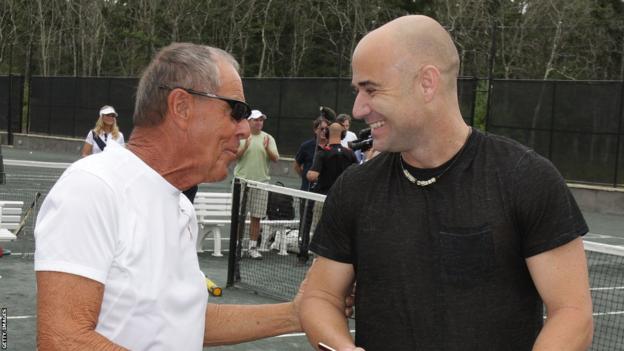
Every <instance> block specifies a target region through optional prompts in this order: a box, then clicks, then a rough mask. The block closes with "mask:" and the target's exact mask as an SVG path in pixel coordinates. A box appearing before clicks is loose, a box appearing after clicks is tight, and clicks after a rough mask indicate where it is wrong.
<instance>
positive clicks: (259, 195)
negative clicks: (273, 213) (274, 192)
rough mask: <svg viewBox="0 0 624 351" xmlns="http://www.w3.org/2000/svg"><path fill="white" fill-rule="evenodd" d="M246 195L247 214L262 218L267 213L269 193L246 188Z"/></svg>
mask: <svg viewBox="0 0 624 351" xmlns="http://www.w3.org/2000/svg"><path fill="white" fill-rule="evenodd" d="M248 191H249V192H248V193H247V212H249V213H250V214H251V217H255V218H264V217H266V212H267V203H268V201H269V193H268V192H267V191H266V190H261V189H256V188H248Z"/></svg>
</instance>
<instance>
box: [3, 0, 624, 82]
mask: <svg viewBox="0 0 624 351" xmlns="http://www.w3.org/2000/svg"><path fill="white" fill-rule="evenodd" d="M623 8H624V2H622V1H619V0H439V1H433V0H428V1H426V0H387V1H382V0H350V1H346V0H298V1H288V0H176V1H165V0H132V1H130V0H2V1H0V74H6V73H9V72H11V73H14V74H15V73H17V74H26V75H30V74H31V73H32V74H37V75H72V76H136V75H138V74H139V73H140V72H141V70H142V69H143V67H144V66H145V65H146V63H147V62H148V61H149V60H150V58H151V56H152V55H153V54H154V52H155V51H156V50H157V49H158V48H160V47H162V46H164V45H167V44H168V43H170V42H172V41H189V42H196V43H204V44H208V45H214V46H218V47H221V48H223V49H226V50H228V51H230V52H232V53H233V54H234V56H235V57H237V58H238V60H239V61H240V63H241V67H242V73H243V75H244V76H247V77H286V76H290V77H292V76H299V77H304V76H309V77H322V76H324V77H327V76H348V75H349V72H350V70H349V62H350V55H351V52H352V51H353V49H354V47H355V45H356V44H357V42H358V40H359V39H360V38H361V37H362V36H363V35H364V34H365V33H366V32H368V31H369V30H371V29H374V28H376V27H378V26H379V25H381V24H383V23H385V22H387V21H389V20H391V19H393V18H395V17H397V16H401V15H405V14H413V13H423V14H427V15H430V16H433V17H434V18H436V19H438V20H439V21H440V22H441V23H442V24H443V25H444V26H445V27H446V28H447V29H448V30H449V32H450V33H451V36H452V37H453V39H454V40H455V43H456V45H457V47H458V50H459V53H460V56H461V58H462V71H461V73H462V75H464V76H477V77H487V76H489V74H490V64H491V63H493V66H492V67H491V68H492V69H491V72H492V74H493V76H494V77H499V78H536V79H546V78H549V79H619V80H621V79H623V78H624V44H623V43H624V9H623ZM492 49H494V50H492ZM492 53H493V54H494V56H491V54H492Z"/></svg>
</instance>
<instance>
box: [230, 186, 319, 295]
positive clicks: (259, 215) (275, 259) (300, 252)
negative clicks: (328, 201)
mask: <svg viewBox="0 0 624 351" xmlns="http://www.w3.org/2000/svg"><path fill="white" fill-rule="evenodd" d="M324 200H325V196H324V195H320V194H315V193H310V192H306V191H301V190H296V189H291V188H286V187H283V186H279V185H272V184H266V183H259V182H253V181H247V180H243V179H236V180H235V182H234V188H233V195H232V207H233V208H234V209H233V211H232V213H233V218H232V221H231V223H232V224H231V227H230V245H231V247H230V264H229V266H228V285H229V286H232V285H236V286H240V287H243V288H247V289H251V290H253V291H255V292H257V293H260V294H263V295H267V296H271V297H274V298H277V299H281V300H290V299H292V298H293V297H294V296H295V294H296V293H297V291H298V288H299V284H300V283H301V281H302V280H303V278H304V277H305V274H306V272H307V270H308V268H309V267H310V265H311V263H312V257H310V255H311V253H310V252H309V251H308V245H309V243H310V238H311V236H312V235H313V233H314V228H315V227H316V223H317V222H318V219H319V216H320V213H321V210H322V207H323V202H324ZM254 227H255V229H254ZM254 232H255V233H260V236H259V237H256V236H255V235H254V234H255V233H254ZM251 238H254V239H256V240H252V239H251ZM254 245H255V247H256V250H257V252H258V254H259V255H261V257H255V258H254V255H256V254H252V251H254V249H253V246H254Z"/></svg>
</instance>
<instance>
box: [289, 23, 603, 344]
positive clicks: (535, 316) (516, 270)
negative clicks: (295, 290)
mask: <svg viewBox="0 0 624 351" xmlns="http://www.w3.org/2000/svg"><path fill="white" fill-rule="evenodd" d="M352 71H353V78H352V85H353V87H354V89H355V90H356V94H357V96H356V99H355V103H354V106H353V116H354V117H355V118H357V119H361V120H363V121H364V122H366V124H368V126H369V127H370V128H371V129H372V136H373V139H374V144H373V147H374V148H375V149H377V150H380V151H382V153H381V154H380V155H379V156H377V157H375V158H374V159H372V160H371V161H369V162H367V163H365V164H364V165H362V166H358V167H352V168H350V169H348V170H347V171H345V172H344V173H343V175H342V177H341V178H340V179H339V180H338V181H336V183H334V185H333V187H332V189H331V190H330V192H329V194H328V196H327V199H326V201H325V206H324V209H323V215H322V217H321V220H320V222H319V225H318V227H317V229H316V232H315V236H314V237H313V239H312V243H311V245H310V248H311V250H312V251H314V252H315V253H316V254H317V255H318V258H317V259H316V261H315V262H314V264H313V265H312V267H311V269H310V271H309V273H308V287H307V288H306V291H305V293H304V296H303V300H302V306H301V322H302V325H303V328H304V330H305V331H306V333H307V335H308V338H309V340H310V342H311V343H312V344H313V345H315V346H316V345H317V344H318V342H323V343H324V344H327V345H329V346H331V347H333V348H335V349H336V350H339V351H347V350H348V351H351V350H362V348H363V349H366V350H369V351H371V350H531V349H533V350H585V349H587V347H588V346H589V345H590V343H591V338H592V307H591V298H590V295H589V284H588V273H587V266H586V259H585V255H584V252H583V245H582V241H581V238H580V237H581V236H582V235H584V234H585V233H586V232H587V231H588V229H587V225H586V223H585V220H584V219H583V217H582V215H581V213H580V211H579V209H578V206H577V204H576V203H575V201H574V199H573V198H572V196H571V194H570V192H569V190H568V188H567V186H566V184H565V182H564V180H563V179H562V177H561V175H560V174H559V173H558V172H557V170H556V169H555V167H554V166H553V165H552V164H551V163H550V162H549V161H548V160H546V159H545V158H543V157H541V156H539V155H538V154H537V153H535V152H534V151H533V150H530V149H528V148H526V147H524V146H522V145H520V144H518V143H516V142H514V141H512V140H509V139H506V138H503V137H500V136H496V135H493V134H484V133H482V132H480V131H478V130H476V129H472V128H471V127H469V126H467V125H466V124H465V123H464V120H463V118H462V116H461V113H460V109H459V104H458V99H457V87H456V81H457V75H458V71H459V58H458V54H457V50H456V48H455V46H454V45H453V42H452V40H451V37H450V36H449V34H448V33H447V32H446V31H445V30H444V28H443V27H442V26H441V25H440V24H439V23H437V22H436V21H435V20H433V19H431V18H428V17H425V16H406V17H401V18H398V19H396V20H393V21H391V22H389V23H387V24H385V25H384V26H382V27H380V28H378V29H377V30H374V31H372V32H370V33H369V34H367V35H366V36H365V37H364V38H363V39H362V40H361V41H360V42H359V43H358V45H357V47H356V49H355V51H354V53H353V60H352ZM355 281H357V294H356V311H357V312H356V333H355V342H354V340H353V338H352V336H351V335H350V333H349V330H348V324H347V321H346V320H345V318H344V316H343V314H342V313H341V312H340V311H341V309H342V308H343V300H344V296H345V295H347V294H349V292H350V290H351V287H352V285H353V283H354V282H355ZM544 305H545V308H546V315H547V318H546V319H544V318H543V311H544V310H543V306H544ZM355 345H357V346H359V347H358V348H356V347H355Z"/></svg>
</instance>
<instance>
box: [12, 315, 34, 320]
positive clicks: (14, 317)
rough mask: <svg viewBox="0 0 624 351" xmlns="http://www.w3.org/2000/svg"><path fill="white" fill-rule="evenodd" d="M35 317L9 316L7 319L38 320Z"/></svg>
mask: <svg viewBox="0 0 624 351" xmlns="http://www.w3.org/2000/svg"><path fill="white" fill-rule="evenodd" d="M36 317H37V316H34V315H25V316H8V317H7V319H31V318H36Z"/></svg>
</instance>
